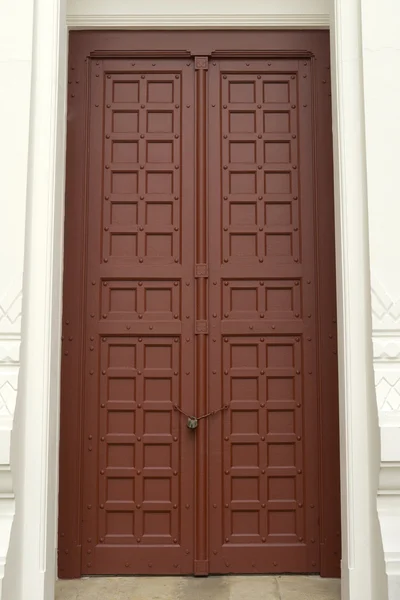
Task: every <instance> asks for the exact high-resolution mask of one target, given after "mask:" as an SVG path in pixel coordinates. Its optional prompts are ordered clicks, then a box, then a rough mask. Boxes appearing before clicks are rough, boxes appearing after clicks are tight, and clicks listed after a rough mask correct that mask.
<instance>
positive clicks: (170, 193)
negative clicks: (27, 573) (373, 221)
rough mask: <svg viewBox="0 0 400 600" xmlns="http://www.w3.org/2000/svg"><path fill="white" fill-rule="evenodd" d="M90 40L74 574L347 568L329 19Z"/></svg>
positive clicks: (67, 377)
mask: <svg viewBox="0 0 400 600" xmlns="http://www.w3.org/2000/svg"><path fill="white" fill-rule="evenodd" d="M70 42H71V51H70V52H71V54H70V68H69V75H70V79H69V90H68V92H69V130H68V157H67V161H68V173H67V179H68V180H67V201H66V229H65V231H66V234H65V237H66V242H65V244H66V254H65V275H64V277H65V285H64V331H63V365H62V406H61V456H60V468H61V475H60V527H59V529H60V530H59V574H60V576H61V577H71V576H72V577H79V576H80V575H82V574H84V575H91V574H92V575H95V574H121V575H122V574H123V575H125V574H151V573H154V574H182V573H194V574H196V575H207V574H208V573H279V572H292V573H296V572H301V573H316V572H321V573H322V574H325V575H335V574H337V573H338V570H339V559H340V550H339V548H340V532H339V524H338V523H339V515H340V512H339V491H338V486H339V482H338V445H337V437H338V423H337V387H336V385H337V384H336V364H335V362H336V360H335V359H336V357H335V353H336V350H335V348H336V346H335V284H334V258H333V257H334V242H333V240H334V237H333V202H332V173H331V171H332V164H331V162H332V157H331V137H330V102H329V55H328V36H327V34H325V33H323V32H313V33H311V32H308V33H307V32H303V33H284V32H274V33H271V32H270V33H268V32H254V33H249V32H248V33H245V32H231V33H228V32H179V33H178V32H168V33H167V32H158V33H149V32H140V33H139V32H130V33H128V32H114V33H110V32H109V33H96V32H92V33H88V32H86V33H84V32H82V33H74V34H72V35H71V40H70ZM233 48H234V50H233Z"/></svg>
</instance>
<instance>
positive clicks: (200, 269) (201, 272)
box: [195, 263, 208, 277]
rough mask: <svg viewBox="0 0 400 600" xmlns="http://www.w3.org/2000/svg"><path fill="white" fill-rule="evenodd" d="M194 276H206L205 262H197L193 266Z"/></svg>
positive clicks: (206, 267)
mask: <svg viewBox="0 0 400 600" xmlns="http://www.w3.org/2000/svg"><path fill="white" fill-rule="evenodd" d="M195 275H196V277H208V265H206V264H202V263H200V264H198V265H196V268H195Z"/></svg>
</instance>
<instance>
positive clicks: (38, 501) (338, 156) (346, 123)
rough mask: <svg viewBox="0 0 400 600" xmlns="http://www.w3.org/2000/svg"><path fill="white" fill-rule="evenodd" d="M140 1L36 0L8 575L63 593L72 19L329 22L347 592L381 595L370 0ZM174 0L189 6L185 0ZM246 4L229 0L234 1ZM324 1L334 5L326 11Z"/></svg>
mask: <svg viewBox="0 0 400 600" xmlns="http://www.w3.org/2000/svg"><path fill="white" fill-rule="evenodd" d="M134 4H135V5H136V3H133V2H131V1H127V0H101V1H100V0H99V1H95V0H79V1H78V0H73V1H72V2H71V3H70V11H71V12H70V14H69V16H68V20H67V14H66V0H51V2H49V0H36V1H35V4H34V5H35V9H34V11H35V14H34V40H33V78H32V95H31V117H30V119H31V121H30V126H31V132H30V147H29V172H28V181H29V184H28V198H27V202H28V204H27V219H26V258H25V268H24V308H23V330H22V339H23V348H22V356H21V363H22V369H21V379H20V398H21V399H20V401H21V405H22V410H23V418H22V425H21V424H20V425H19V426H22V427H23V436H20V439H22V440H23V449H21V452H22V455H23V460H22V462H21V467H20V466H19V465H18V468H22V469H23V471H22V474H20V477H21V479H22V481H23V485H22V486H21V493H20V497H19V498H18V497H17V498H16V517H15V523H17V522H18V523H19V525H18V526H17V525H16V526H15V532H14V533H13V534H12V535H18V540H17V541H15V540H13V538H12V540H11V543H12V544H13V543H14V544H15V543H16V544H17V546H18V552H17V553H14V555H13V558H12V560H10V565H9V571H7V570H6V578H7V577H8V578H11V577H17V579H18V583H17V584H16V587H14V593H13V596H12V600H26V599H27V598H28V597H29V598H32V599H33V600H52V598H53V597H54V581H55V577H56V553H55V547H56V532H57V502H58V498H57V496H58V491H57V490H58V485H57V482H58V437H59V379H60V354H61V349H60V345H61V344H60V338H61V299H62V267H63V264H62V263H63V215H64V180H65V137H66V118H65V114H66V94H67V87H68V85H67V30H68V28H72V27H73V28H77V27H79V28H98V29H100V28H108V29H110V28H113V27H114V28H144V27H145V28H161V27H165V28H175V27H176V25H177V24H178V25H179V27H180V28H188V27H192V28H199V27H207V28H215V27H219V28H221V27H231V28H232V27H242V28H252V27H253V28H254V27H257V28H260V27H262V28H267V27H274V28H276V27H280V28H293V27H297V28H303V29H306V28H315V27H320V28H321V27H325V28H326V27H328V26H330V28H331V49H332V84H333V91H332V96H333V98H332V99H333V128H334V166H335V228H336V254H337V260H336V266H337V305H338V359H339V386H340V438H341V465H340V466H341V486H342V537H343V552H342V599H343V600H376V598H378V597H379V598H380V600H384V599H385V597H386V594H385V593H384V592H383V591H382V589H381V590H380V593H378V587H377V586H378V584H379V579H380V573H381V571H382V569H383V559H382V555H381V550H380V536H379V527H378V519H377V512H376V490H377V485H378V470H379V456H380V450H379V444H378V421H377V417H376V418H375V413H374V409H375V412H376V403H375V399H374V384H373V377H372V348H371V323H370V320H371V305H370V275H369V246H368V244H369V242H368V221H367V216H368V215H367V196H366V169H365V146H364V118H363V110H364V108H363V107H364V102H363V81H362V64H361V56H362V48H361V15H360V0H352V1H350V0H334V6H333V7H332V12H331V13H330V14H329V11H327V10H326V7H327V6H328V0H326V1H325V2H321V0H318V1H316V0H296V2H293V0H285V1H284V0H280V2H278V0H262V1H261V0H247V2H246V3H245V4H246V10H248V12H247V13H246V14H233V13H231V14H224V15H221V14H213V13H212V12H211V11H212V8H211V11H210V12H209V13H207V11H205V12H204V3H202V7H201V8H202V9H203V12H202V14H201V15H199V14H183V13H179V10H177V8H176V6H175V12H174V13H173V14H171V13H169V14H168V15H166V14H165V10H166V9H167V8H168V7H166V6H165V3H163V2H157V1H154V0H153V2H152V3H151V2H150V4H153V5H158V7H160V10H157V9H156V8H153V13H152V14H136V13H133V14H132V12H130V13H129V12H128V10H129V8H130V10H131V11H132V8H131V7H132V5H134ZM175 4H176V5H179V6H183V7H185V8H190V7H187V6H185V4H184V2H183V1H182V2H181V1H179V2H176V3H175ZM214 4H215V2H214ZM234 4H235V2H233V1H232V2H231V3H230V10H232V5H234ZM79 5H80V6H81V7H82V6H83V7H84V8H83V10H84V11H86V12H82V8H81V9H79ZM205 5H206V9H207V8H208V5H209V6H210V7H212V2H211V1H208V0H207V1H206V2H205ZM221 5H222V1H221ZM221 5H220V6H221ZM294 5H296V7H297V11H294V10H293V6H294ZM299 5H301V7H302V10H301V11H299V10H298V7H299ZM238 6H239V5H238ZM274 6H275V10H273V7H274ZM277 6H278V7H279V10H280V11H281V12H280V13H279V14H278V13H277V10H276V7H277ZM321 6H323V7H324V8H325V12H322V13H321V10H320V9H319V8H318V7H321ZM116 7H119V9H120V10H117V8H116ZM252 7H253V10H252ZM254 7H256V8H255V9H254ZM282 7H285V8H286V12H284V11H283V9H282ZM142 8H143V7H142ZM145 8H147V9H148V8H149V2H148V3H147V6H145ZM233 8H235V6H234V7H233ZM260 8H262V10H259V9H260ZM303 8H304V10H303ZM78 9H79V10H80V11H81V12H80V13H78V12H77V11H78ZM86 9H87V10H86ZM124 9H125V10H124ZM161 9H162V13H161V12H160V11H161ZM73 11H75V12H73ZM17 404H18V402H17ZM5 583H7V582H5ZM5 587H6V589H11V587H9V585H6V586H5ZM5 600H11V596H10V598H9V597H8V596H7V597H5Z"/></svg>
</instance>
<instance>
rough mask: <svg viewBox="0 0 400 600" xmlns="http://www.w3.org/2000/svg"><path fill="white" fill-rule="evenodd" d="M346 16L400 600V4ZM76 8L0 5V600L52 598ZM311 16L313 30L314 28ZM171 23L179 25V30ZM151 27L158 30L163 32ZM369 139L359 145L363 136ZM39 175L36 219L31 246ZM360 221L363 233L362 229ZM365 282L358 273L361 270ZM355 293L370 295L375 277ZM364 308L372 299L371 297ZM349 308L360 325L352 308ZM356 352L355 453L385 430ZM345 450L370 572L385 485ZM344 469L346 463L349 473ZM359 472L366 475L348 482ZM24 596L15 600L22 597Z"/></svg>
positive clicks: (386, 501) (387, 505)
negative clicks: (67, 135) (68, 101)
mask: <svg viewBox="0 0 400 600" xmlns="http://www.w3.org/2000/svg"><path fill="white" fill-rule="evenodd" d="M332 3H333V0H332ZM334 3H335V6H336V7H337V10H338V14H339V13H340V18H341V27H340V28H339V29H340V31H339V32H338V38H337V41H338V45H339V46H340V44H341V38H343V37H346V39H347V40H348V41H349V44H347V46H346V44H343V45H342V46H343V47H342V50H343V49H344V52H345V54H344V55H341V56H340V58H339V60H338V62H337V66H338V68H340V69H341V71H342V75H343V77H342V79H343V80H342V83H343V82H345V83H346V85H345V86H342V98H341V99H340V98H339V102H344V105H343V106H342V107H339V108H340V110H341V113H342V117H343V119H342V122H341V124H340V125H341V127H343V130H342V131H340V132H338V133H339V135H340V136H342V141H343V148H342V149H343V150H345V151H347V150H349V149H351V152H350V153H349V154H347V156H346V157H344V156H339V157H338V156H337V157H336V158H337V160H338V161H341V162H342V164H347V165H348V168H347V169H343V173H342V175H343V176H344V179H345V180H344V181H343V182H341V184H340V185H341V186H343V188H344V189H345V190H347V195H346V198H345V201H346V202H347V203H351V202H352V195H351V192H352V191H354V190H356V193H357V194H358V198H357V203H359V205H360V194H361V195H362V193H363V189H362V188H363V184H362V183H360V181H361V179H362V178H363V174H362V173H361V172H360V173H358V174H355V172H354V169H353V164H355V163H354V161H356V158H355V152H352V151H353V150H355V148H356V146H358V145H360V146H363V143H361V142H363V140H362V141H361V140H358V141H357V143H356V144H353V143H351V141H350V137H351V136H354V131H355V127H354V126H353V123H354V119H355V118H357V117H358V118H359V119H360V120H362V119H363V118H364V115H363V114H362V111H361V112H359V113H357V117H355V113H356V111H355V110H354V112H353V109H355V107H356V103H354V102H353V99H352V89H353V88H352V86H354V85H357V82H355V80H354V77H353V75H354V73H356V72H357V70H356V69H353V67H352V66H351V61H353V62H357V61H358V60H359V56H353V55H351V56H349V55H348V54H347V50H349V52H350V54H352V53H353V52H354V53H357V52H358V48H356V47H355V46H354V48H353V46H352V44H351V40H352V35H353V29H352V28H353V27H354V23H353V21H354V19H355V16H354V14H353V13H355V12H356V10H357V11H358V6H359V5H361V8H362V40H363V52H362V60H363V75H364V81H365V86H364V97H365V98H364V99H365V102H364V106H365V117H366V155H367V167H368V177H367V183H368V197H369V227H370V250H371V269H372V306H373V328H374V331H373V343H374V365H375V377H376V393H377V402H378V409H379V416H380V422H381V426H382V427H381V438H382V439H381V443H382V451H381V457H379V456H378V454H379V453H378V452H375V448H376V446H375V444H374V445H373V447H372V450H371V449H370V454H371V452H375V458H374V461H375V459H376V462H377V463H379V459H380V458H381V460H382V468H381V473H380V477H381V478H380V491H379V499H378V510H379V514H380V524H381V529H382V533H383V540H384V550H385V558H386V563H387V571H388V573H389V590H390V598H391V600H395V599H396V600H397V599H398V598H399V597H400V591H399V587H400V586H399V583H398V581H399V578H398V576H397V574H398V573H399V561H400V547H399V541H398V540H400V496H399V494H400V483H399V481H400V435H399V432H400V429H399V426H400V425H399V424H400V268H399V266H398V265H399V264H400V260H399V259H400V244H399V243H398V238H399V235H398V233H397V229H398V223H399V220H400V219H399V218H400V203H399V202H398V201H397V197H398V194H397V197H396V183H397V171H398V170H399V169H398V167H397V164H396V142H397V141H398V140H399V139H400V138H399V133H400V119H399V118H398V117H397V111H398V107H399V106H400V87H399V83H398V77H397V73H398V62H399V56H400V47H399V41H398V34H397V31H399V25H400V22H399V21H400V13H399V11H400V7H399V6H398V2H397V0H380V2H379V3H378V2H377V1H376V0H359V2H350V1H349V0H347V2H346V1H344V0H335V2H334ZM64 6H65V2H64V0H61V1H60V0H58V1H57V0H53V1H52V3H50V4H49V2H48V0H35V2H33V0H20V1H19V2H15V1H14V0H2V3H1V8H0V12H1V19H0V73H1V75H2V82H3V84H5V85H4V88H5V89H6V93H3V92H2V94H1V95H0V120H1V129H0V131H1V132H2V140H3V143H2V144H1V145H0V169H1V182H2V189H1V192H2V198H1V201H0V202H1V205H0V215H1V218H0V257H1V260H0V581H1V577H2V566H3V564H4V559H5V556H6V553H7V547H8V541H9V529H10V526H11V522H12V517H13V512H14V502H13V489H15V492H16V495H17V514H16V518H15V527H14V530H13V535H12V543H11V553H10V554H9V557H8V564H7V568H8V569H9V571H8V577H7V578H6V579H7V581H6V583H7V585H5V589H4V595H3V600H17V599H18V600H25V598H27V597H28V596H27V594H28V595H31V597H32V598H35V600H36V599H37V600H42V599H44V598H45V599H46V600H50V599H51V598H52V582H53V577H54V544H55V539H54V538H55V535H54V534H55V529H56V527H55V515H56V501H57V491H56V490H57V482H56V473H57V422H58V413H57V411H58V377H59V371H58V356H59V326H60V292H61V286H60V281H61V276H60V268H61V265H62V197H63V191H62V186H63V135H64V134H63V131H64V127H63V123H64V122H65V121H64V113H63V111H64V107H63V101H64V98H65V90H64V88H63V86H64V79H63V77H64V75H63V73H64V66H63V63H64V61H65V39H64V30H63V24H64V23H65V16H64V15H63V14H62V11H63V7H64ZM330 6H331V2H330V0H285V2H283V0H252V1H251V2H248V3H245V2H243V1H242V0H231V1H230V2H225V0H219V1H215V0H204V1H203V2H202V3H189V2H187V0H175V1H174V2H172V3H168V4H167V5H166V4H165V2H163V1H162V0H148V1H147V2H145V3H143V2H141V1H139V0H118V2H116V1H112V0H69V7H68V22H69V23H70V25H72V26H74V25H75V26H79V25H81V24H82V23H84V22H86V23H88V24H89V26H93V27H95V26H99V27H105V26H107V24H109V25H108V26H115V27H118V26H119V25H120V24H121V23H124V22H125V23H126V22H127V20H126V16H127V15H131V16H132V18H131V22H130V23H128V25H130V26H135V24H137V26H146V23H147V17H148V16H149V15H150V16H151V15H152V14H153V15H154V14H157V15H158V18H159V21H160V24H161V23H162V22H163V23H164V25H168V26H169V27H173V26H182V27H183V26H187V25H188V24H189V23H190V22H192V23H193V26H197V27H198V26H201V25H204V26H207V24H210V23H211V22H214V23H216V26H223V25H224V15H228V17H229V22H230V23H231V26H234V25H235V22H236V23H240V22H242V24H243V25H247V26H257V24H258V25H259V26H262V25H263V26H267V25H268V24H270V25H271V26H273V25H274V19H275V18H276V20H278V19H279V20H280V21H281V22H283V23H285V24H286V26H290V25H292V24H297V26H302V23H304V22H305V21H307V22H308V23H309V26H321V25H326V24H327V23H328V18H327V15H328V13H329V10H330ZM355 7H357V8H356V9H355ZM34 8H35V26H34V22H33V11H34ZM339 9H340V10H339ZM60 11H61V12H60ZM307 13H309V14H310V15H312V16H307ZM257 14H259V15H266V17H265V20H264V21H263V22H261V21H260V20H259V19H258V17H257ZM175 15H181V18H178V17H176V16H175ZM182 15H183V17H182ZM207 15H208V17H207ZM235 15H236V16H235ZM293 15H296V17H293ZM302 15H303V17H302ZM236 17H237V21H235V19H236ZM286 17H287V18H286ZM285 19H286V20H285ZM302 19H304V20H302ZM152 22H155V21H154V19H152ZM60 28H61V29H60ZM34 30H35V32H36V35H35V37H34V36H33V32H34ZM396 36H397V39H396ZM32 52H33V54H34V56H35V63H36V64H37V65H39V70H38V71H37V72H35V78H34V80H33V82H32V83H33V86H32V120H31V122H30V121H29V116H30V110H31V69H32ZM58 53H59V54H58ZM357 64H358V62H357ZM357 89H359V88H357ZM357 94H358V92H357ZM357 94H355V95H357ZM344 97H345V98H344ZM343 98H344V99H343ZM349 107H350V112H349ZM349 115H350V116H351V119H353V121H352V122H351V123H349V122H348V117H349ZM30 128H31V131H30ZM360 131H361V132H362V131H363V124H362V123H361V126H360ZM30 134H31V135H30ZM346 136H347V138H346ZM349 136H350V137H349ZM359 142H360V143H359ZM28 147H29V163H28ZM346 161H347V162H346ZM28 165H29V166H28ZM28 173H29V186H28V200H29V210H28V213H27V220H26V227H27V228H26V231H25V198H26V191H27V182H28ZM53 178H54V179H53ZM346 179H347V180H346ZM357 179H358V180H357ZM356 180H357V181H356ZM357 210H358V209H355V212H354V213H353V214H352V208H351V205H348V206H346V207H345V211H344V214H345V215H346V214H347V216H349V217H350V221H351V219H352V218H353V219H354V215H356V213H357ZM346 211H347V213H346ZM362 214H363V218H364V213H362ZM350 221H349V222H350ZM353 224H355V219H354V220H353ZM366 225H367V224H366V222H365V223H362V224H360V226H359V227H358V226H357V232H356V235H357V236H359V239H361V238H362V236H363V228H365V227H366ZM25 236H26V237H25ZM24 239H25V245H26V247H27V256H26V260H25V269H26V272H25V274H24V292H25V296H26V297H25V303H24V325H23V331H24V351H23V362H24V365H23V377H22V380H21V385H20V391H22V394H21V393H20V394H19V396H18V403H17V411H16V419H15V428H16V429H17V430H18V431H17V432H16V435H14V434H13V439H14V442H13V446H14V449H15V453H14V458H12V465H13V466H12V469H13V481H14V483H12V480H11V472H10V468H9V463H10V441H9V437H10V430H11V428H12V424H13V415H14V407H15V399H16V395H17V378H18V369H19V345H20V332H21V287H22V284H21V282H22V271H23V254H24ZM356 246H357V243H356V242H354V244H353V246H352V247H351V250H352V252H353V256H354V251H355V254H356V255H357V251H358V250H357V247H356ZM4 257H6V260H4ZM356 266H357V268H359V269H360V271H362V270H363V269H364V267H365V264H357V265H356ZM346 276H348V274H347V275H346V274H343V277H344V278H345V277H346ZM359 279H361V280H362V281H364V280H365V277H364V275H362V276H361V278H359ZM346 285H347V287H348V288H349V287H350V288H351V282H349V281H347V282H346ZM360 293H361V294H363V290H362V289H360ZM365 296H366V294H365V293H364V294H363V296H362V299H361V302H360V304H362V305H363V309H362V310H364V308H365V306H366V302H365ZM345 301H346V299H345ZM351 302H353V305H352V307H351V308H352V311H353V315H354V314H355V313H354V308H355V307H354V293H353V292H352V300H351ZM345 309H346V307H345ZM350 312H351V311H350ZM345 316H346V315H345ZM347 316H348V315H347ZM359 325H360V328H359V332H360V335H361V336H364V335H365V331H366V330H367V329H366V328H364V329H363V324H362V323H360V324H359ZM346 327H349V325H348V324H347V325H346ZM350 330H351V327H350V328H349V331H350ZM352 331H354V328H353V329H352ZM25 332H26V337H25ZM348 341H349V342H351V344H350V343H349V345H351V346H352V350H351V351H350V353H349V357H350V358H351V359H352V361H349V363H350V362H351V364H347V367H348V368H349V372H348V373H347V375H346V376H347V377H348V378H349V381H344V382H343V385H344V388H346V390H347V391H345V394H344V396H346V398H347V400H348V396H349V397H350V400H352V401H353V400H354V403H353V405H352V406H349V405H346V410H347V411H348V412H347V413H346V412H345V411H343V410H342V432H343V436H344V437H346V436H348V434H349V432H351V427H354V428H355V429H356V427H357V419H359V421H360V422H361V421H362V422H363V423H364V420H366V421H368V422H369V423H370V424H371V423H372V425H371V429H373V428H374V426H375V425H374V411H373V410H371V413H369V412H368V411H369V408H368V406H367V400H368V399H369V398H370V395H371V394H370V391H371V388H372V387H373V386H370V387H369V388H368V389H366V387H365V386H366V385H367V384H368V381H367V378H365V376H364V375H363V370H362V369H361V368H360V366H362V364H363V360H361V361H360V360H359V359H357V357H356V354H354V348H355V345H354V340H353V341H351V340H348ZM355 363H356V364H355ZM370 363H371V360H370V362H369V364H370ZM357 369H358V370H357ZM364 371H365V369H364ZM355 372H356V376H355ZM358 376H359V382H361V384H360V386H359V387H357V385H355V384H356V383H357V382H355V379H357V377H358ZM346 386H347V387H346ZM363 395H365V398H364V397H363ZM344 396H343V397H344ZM347 400H346V402H347ZM363 406H364V408H365V409H366V411H367V412H368V416H367V417H366V416H365V415H364V414H363V415H361V410H360V407H363ZM18 413H19V414H18ZM375 420H376V419H375ZM361 429H362V428H361V427H358V430H357V432H358V433H357V435H356V438H357V439H356V441H357V440H358V439H359V440H361V441H362V443H363V444H364V445H366V442H368V441H369V440H370V437H368V436H369V433H368V434H367V435H365V434H364V433H363V431H361ZM357 436H359V437H357ZM353 444H354V439H353ZM349 450H350V453H349V454H350V455H349V456H346V457H345V459H346V462H345V464H342V467H343V471H345V468H346V469H347V470H346V472H344V475H345V477H346V478H347V483H346V484H347V485H348V486H349V488H350V491H349V494H350V495H351V494H353V500H354V498H356V499H357V501H358V499H360V502H358V505H359V508H360V510H359V511H356V513H355V512H354V510H353V512H351V511H350V513H349V514H346V515H345V519H346V522H347V524H348V525H349V527H348V529H349V531H350V533H351V534H352V535H354V539H355V540H356V542H357V543H356V544H353V546H352V543H353V542H352V541H351V540H350V550H349V565H348V566H349V568H350V571H352V572H353V573H354V571H355V570H357V569H359V561H360V560H361V561H363V560H364V557H367V559H368V561H370V559H371V553H370V549H369V548H364V550H362V549H361V550H360V548H359V547H360V545H361V546H363V545H365V544H363V543H362V540H363V539H364V538H363V537H362V536H365V526H364V527H363V525H365V524H366V519H364V515H365V509H364V508H363V509H362V504H363V502H362V501H363V495H364V496H365V495H367V494H368V496H369V495H370V492H371V490H373V489H374V486H376V487H377V485H378V483H377V481H376V484H375V482H374V479H373V476H374V473H375V471H374V469H371V464H370V457H369V455H365V457H364V464H362V465H361V464H360V461H357V462H355V460H356V459H355V458H354V456H353V458H352V457H351V445H350V446H349ZM345 459H344V458H343V457H342V461H344V460H345ZM347 461H348V462H347ZM352 461H353V462H352ZM349 465H350V466H349ZM351 465H353V466H354V469H353V468H350V467H351ZM378 466H379V465H378ZM14 467H15V468H14ZM360 473H361V475H360ZM371 473H372V478H371V477H370V474H371ZM376 473H378V470H377V471H376ZM360 477H361V479H360ZM364 477H366V478H367V479H368V481H367V484H368V487H363V485H364V481H365V479H363V478H364ZM360 481H361V485H360ZM346 493H347V492H346ZM373 503H374V499H373V498H372V504H373ZM363 511H364V512H363ZM375 512H376V511H375ZM361 513H362V514H361ZM375 516H376V515H375ZM368 527H369V524H368ZM368 535H371V537H370V538H369V539H370V540H372V543H373V544H374V541H375V540H376V541H377V539H378V538H377V537H374V532H373V531H372V529H371V532H370V533H369V534H368ZM359 536H361V538H360V537H359ZM360 540H361V542H360ZM377 544H378V542H377ZM378 555H379V552H378V553H377V556H378ZM360 556H361V559H360ZM368 561H366V562H365V566H366V568H367V570H368V571H369V566H368V564H367V562H368ZM355 581H357V578H355ZM17 582H19V586H18V585H16V583H17ZM396 586H397V588H396ZM367 587H368V586H367ZM360 589H361V588H360V587H359V588H358V591H357V587H355V590H354V594H353V595H352V596H351V598H352V600H353V599H354V600H359V598H363V600H364V598H367V596H366V595H365V594H364V596H362V595H361V596H360ZM380 590H381V592H382V593H381V594H380V596H379V600H385V596H386V594H385V591H384V589H383V587H381V588H380ZM396 590H397V591H396ZM367 593H370V592H367ZM0 597H1V590H0ZM368 597H371V598H372V597H373V596H368Z"/></svg>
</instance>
